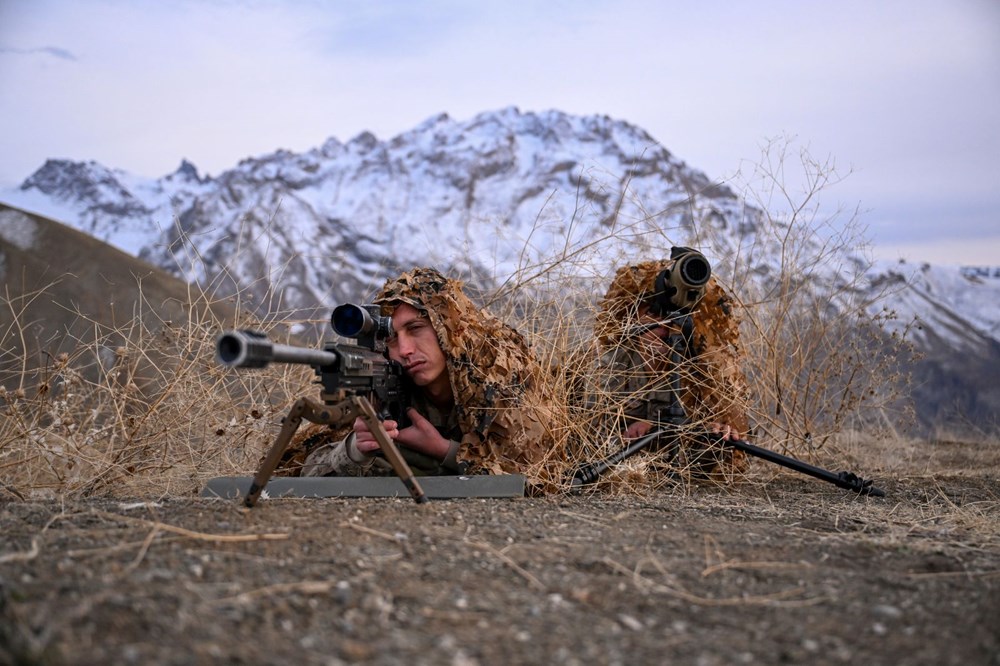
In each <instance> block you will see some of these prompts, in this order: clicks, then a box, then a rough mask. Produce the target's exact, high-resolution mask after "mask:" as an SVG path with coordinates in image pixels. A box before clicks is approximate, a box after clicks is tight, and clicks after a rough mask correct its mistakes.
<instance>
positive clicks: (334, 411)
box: [243, 396, 427, 507]
mask: <svg viewBox="0 0 1000 666" xmlns="http://www.w3.org/2000/svg"><path fill="white" fill-rule="evenodd" d="M357 416H360V417H361V418H363V419H364V420H365V422H366V423H367V424H368V429H369V430H371V432H372V434H373V435H375V440H376V441H377V442H378V445H379V448H380V449H381V450H382V453H383V454H384V455H385V458H386V460H388V461H389V464H390V465H392V469H393V471H395V472H396V475H397V476H399V478H400V480H401V481H402V482H403V485H404V486H406V489H407V490H408V491H409V493H410V495H411V496H412V497H413V499H414V501H416V502H417V503H418V504H422V503H424V502H426V501H427V496H426V495H425V494H424V491H423V489H422V488H421V487H420V484H419V483H418V482H417V479H416V477H415V476H414V475H413V470H411V469H410V466H409V465H408V464H407V462H406V460H405V459H404V458H403V455H402V454H401V453H400V452H399V448H398V447H397V446H396V444H395V442H393V441H392V439H391V438H390V437H389V435H388V434H387V433H386V432H385V429H384V428H383V427H382V422H381V421H380V420H379V418H378V415H377V414H376V413H375V409H374V408H373V407H372V404H371V402H370V401H369V400H368V398H366V397H364V396H351V397H350V398H348V399H347V400H343V401H341V402H338V403H337V404H335V405H321V404H319V403H318V402H316V401H315V400H310V399H309V398H299V399H298V400H296V401H295V403H294V404H293V405H292V408H291V410H289V412H288V416H286V417H285V418H284V419H283V420H282V422H281V431H280V432H279V433H278V437H277V439H275V440H274V444H273V445H272V446H271V450H270V451H268V453H267V455H266V456H265V457H264V460H263V462H261V464H260V468H259V469H258V470H257V473H256V474H255V475H254V477H253V481H252V482H251V483H250V489H249V490H248V491H247V494H246V497H245V498H244V500H243V503H244V504H245V505H246V506H248V507H253V506H255V505H256V504H257V499H258V498H259V497H260V494H261V491H263V490H264V488H265V487H266V486H267V482H268V481H270V480H271V476H272V475H273V474H274V470H275V469H276V468H277V467H278V463H279V462H281V456H282V455H284V453H285V450H286V449H287V448H288V444H289V443H290V442H291V441H292V436H293V435H294V434H295V431H296V430H298V429H299V425H301V423H302V419H305V420H307V421H309V422H311V423H316V424H318V425H333V426H342V425H346V424H348V423H350V422H351V421H353V420H354V418H355V417H357Z"/></svg>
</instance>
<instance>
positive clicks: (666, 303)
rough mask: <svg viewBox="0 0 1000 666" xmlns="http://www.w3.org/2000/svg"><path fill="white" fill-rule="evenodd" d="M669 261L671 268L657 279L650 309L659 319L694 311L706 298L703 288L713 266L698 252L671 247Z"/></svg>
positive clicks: (661, 272)
mask: <svg viewBox="0 0 1000 666" xmlns="http://www.w3.org/2000/svg"><path fill="white" fill-rule="evenodd" d="M670 258H671V259H672V260H673V262H674V263H673V265H671V266H670V268H665V269H663V270H662V271H660V274H659V275H657V276H656V282H655V292H654V296H653V305H652V308H651V310H652V311H653V314H656V315H660V316H666V315H667V314H668V313H670V312H675V311H677V310H690V309H691V308H693V307H694V306H695V305H697V304H698V301H700V300H701V297H702V296H704V295H705V285H706V284H707V283H708V279H709V278H710V277H712V265H711V264H710V263H708V259H706V258H705V255H703V254H702V253H701V252H698V251H697V250H692V249H691V248H689V247H672V248H670Z"/></svg>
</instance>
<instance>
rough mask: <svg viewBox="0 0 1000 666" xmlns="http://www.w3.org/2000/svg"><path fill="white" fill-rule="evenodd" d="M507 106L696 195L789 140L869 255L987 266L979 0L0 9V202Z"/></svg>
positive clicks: (994, 176) (237, 1) (999, 83)
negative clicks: (658, 149)
mask: <svg viewBox="0 0 1000 666" xmlns="http://www.w3.org/2000/svg"><path fill="white" fill-rule="evenodd" d="M507 106H517V107H519V108H520V109H521V111H523V112H527V111H545V110H548V109H558V110H561V111H565V112H567V113H572V114H580V115H590V114H606V115H609V116H611V117H613V118H615V119H620V120H625V121H628V122H631V123H633V124H636V125H638V126H639V127H641V128H643V129H645V130H646V131H648V132H649V133H650V134H651V135H652V136H653V137H654V138H656V139H657V140H658V141H659V142H660V143H662V144H663V145H664V146H666V147H667V149H669V150H670V151H671V152H672V153H674V155H676V156H677V157H678V158H680V159H682V160H684V161H685V162H687V163H688V164H689V165H691V166H692V167H694V168H697V169H700V170H702V171H704V172H705V173H707V174H708V175H709V177H711V178H713V179H717V180H722V179H726V178H728V177H730V176H732V175H733V174H734V173H735V172H736V171H737V169H739V168H740V167H741V165H745V164H746V161H747V160H750V161H752V162H753V161H758V160H759V158H760V148H761V146H762V145H763V144H765V143H766V142H767V141H768V140H769V139H772V138H775V137H793V138H794V139H795V142H796V143H795V144H794V146H795V147H796V148H795V149H796V150H798V148H801V147H808V149H809V151H810V153H811V154H812V155H813V156H814V157H818V158H821V159H823V160H826V159H828V158H830V159H833V160H834V161H835V163H836V165H837V168H838V170H839V171H840V172H841V173H843V174H847V173H848V172H850V175H849V177H848V178H847V180H846V181H844V182H843V183H841V184H839V185H837V186H836V187H835V188H832V189H830V190H829V191H828V192H827V193H826V194H825V195H824V205H828V206H830V207H833V206H835V205H837V204H839V203H842V204H844V205H847V206H851V207H853V206H859V205H860V206H861V208H862V209H863V210H864V213H863V217H862V221H863V222H864V223H865V224H867V226H868V228H869V233H870V235H871V236H872V238H873V240H874V241H875V243H876V251H877V253H878V254H879V256H882V257H885V258H897V257H900V256H902V257H906V258H908V259H910V260H914V261H932V262H935V263H960V264H993V265H1000V0H936V1H933V2H929V1H924V0H898V1H895V0H893V1H885V2H879V1H878V0H862V1H854V0H829V1H828V0H817V1H812V2H810V1H809V0H788V1H765V0H762V1H758V2H751V1H747V2H733V1H731V0H719V1H716V0H700V1H699V2H693V1H690V2H680V1H672V0H649V1H645V0H609V1H605V0H573V1H563V0H548V1H540V2H518V1H516V0H502V1H497V2H494V1H486V0H468V1H459V0H434V1H430V2H419V1H416V0H414V1H408V0H398V1H396V2H376V1H372V2H361V1H347V0H330V1H320V0H315V1H308V0H302V1H299V2H292V1H286V2H274V1H270V0H204V1H202V2H193V1H192V2H188V1H184V0H172V1H170V2H166V1H163V2H161V1H155V0H120V1H119V0H105V1H98V0H0V156H2V159H0V187H10V186H14V185H17V184H19V183H20V182H21V181H23V180H24V179H25V178H26V177H28V176H29V175H30V174H31V173H32V172H34V171H35V170H36V169H37V168H38V167H40V166H41V165H42V164H43V163H44V161H45V160H46V159H47V158H67V159H72V160H96V161H97V162H100V163H101V164H103V165H105V166H108V167H111V168H118V169H123V170H125V171H128V172H131V173H135V174H138V175H142V176H149V177H160V176H164V175H166V174H168V173H170V172H172V171H174V170H175V169H176V168H177V166H178V165H179V163H180V161H181V159H182V158H187V159H189V160H190V161H192V162H193V163H194V164H195V165H196V166H197V167H198V168H199V170H200V171H201V172H202V173H206V172H207V173H210V174H218V173H219V172H221V171H224V170H226V169H229V168H231V167H233V166H235V165H236V163H237V162H238V161H239V160H240V159H242V158H244V157H248V156H253V155H260V154H263V153H269V152H271V151H273V150H275V149H278V148H286V149H290V150H294V151H304V150H308V149H310V148H313V147H316V146H318V145H320V144H321V143H322V142H323V141H324V140H326V139H327V138H329V137H337V138H338V139H340V140H342V141H347V140H349V139H351V138H352V137H354V136H355V135H357V134H358V133H360V132H362V131H364V130H370V131H372V132H373V133H374V134H376V135H377V136H378V137H379V138H380V139H388V138H391V137H393V136H395V135H396V134H398V133H400V132H403V131H406V130H408V129H411V128H412V127H414V126H415V125H417V124H419V123H420V122H422V121H423V120H425V119H427V118H428V117H430V116H433V115H436V114H438V113H440V112H446V113H448V114H449V115H451V116H452V117H453V118H455V119H457V120H466V119H468V118H471V117H472V116H474V115H475V114H477V113H479V112H481V111H488V110H494V109H500V108H503V107H507ZM794 170H795V168H794V165H790V167H789V171H790V172H791V171H794Z"/></svg>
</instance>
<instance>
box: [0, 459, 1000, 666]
mask: <svg viewBox="0 0 1000 666" xmlns="http://www.w3.org/2000/svg"><path fill="white" fill-rule="evenodd" d="M936 446H938V447H949V446H950V447H952V448H949V449H947V450H945V449H941V450H940V451H937V453H938V454H940V455H939V456H938V459H939V460H946V459H948V457H949V456H953V457H954V460H955V461H956V464H954V465H950V466H949V465H941V466H939V470H938V471H936V472H935V473H933V474H926V473H915V472H913V471H911V472H908V473H895V474H893V475H892V476H891V478H889V477H885V476H883V477H882V478H881V481H880V485H881V486H882V487H884V489H885V490H886V491H887V497H885V498H868V497H858V496H855V495H852V494H850V493H847V492H844V491H841V490H839V489H837V488H836V487H834V486H831V485H829V484H826V483H822V482H819V481H816V480H813V479H809V478H806V477H802V476H798V475H796V474H793V473H784V472H783V473H781V474H778V475H776V476H775V475H774V474H769V475H767V478H766V479H758V480H756V481H754V482H751V483H747V484H743V485H741V486H739V487H737V488H733V489H720V488H673V489H667V490H661V491H657V492H652V493H646V494H641V495H637V494H623V495H608V494H590V495H584V496H569V497H559V498H545V499H514V500H496V499H492V500H483V499H474V500H435V501H432V502H430V503H427V504H424V505H416V504H414V503H413V502H412V501H410V500H409V499H334V500H316V499H313V500H291V499H286V500H268V501H264V502H261V504H260V505H259V506H258V507H257V508H255V509H252V510H250V509H245V508H243V507H241V506H240V505H239V504H237V503H236V502H231V501H226V500H209V499H194V498H161V499H158V500H155V501H151V500H148V499H147V500H140V501H128V500H122V499H114V500H111V499H102V500H78V501H73V502H68V501H58V500H44V501H42V500H31V499H21V498H18V497H14V496H10V495H2V494H0V498H2V499H0V502H2V503H0V534H2V535H3V536H2V538H0V543H2V545H0V663H24V664H30V663H42V664H129V663H136V664H199V663H212V664H220V663H241V664H242V663H254V664H287V663H299V664H340V663H355V662H359V663H372V664H520V663H537V664H543V663H544V664H550V663H561V664H637V663H650V664H652V663H657V664H659V663H690V664H705V665H711V664H741V663H744V664H753V663H763V664H773V663H801V664H817V663H829V664H839V663H844V664H847V663H864V664H900V663H906V664H935V665H937V664H963V665H965V664H1000V656H998V655H1000V619H998V618H1000V518H998V514H1000V479H998V476H997V467H996V465H995V462H996V457H997V456H996V454H995V451H994V452H993V453H991V457H989V458H988V459H989V460H990V461H991V463H990V464H989V465H982V466H979V467H977V466H970V465H969V464H967V463H968V462H969V460H970V458H969V457H968V456H966V455H965V453H968V452H969V450H970V449H968V447H969V446H972V445H962V447H965V448H964V449H962V450H958V449H959V448H962V447H959V446H958V445H954V444H947V443H939V444H937V445H936ZM956 447H958V448H956ZM963 451H965V453H963ZM980 454H981V452H978V453H977V455H980ZM982 459H983V458H982V457H981V456H980V457H979V458H977V460H982ZM963 461H964V463H963Z"/></svg>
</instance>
